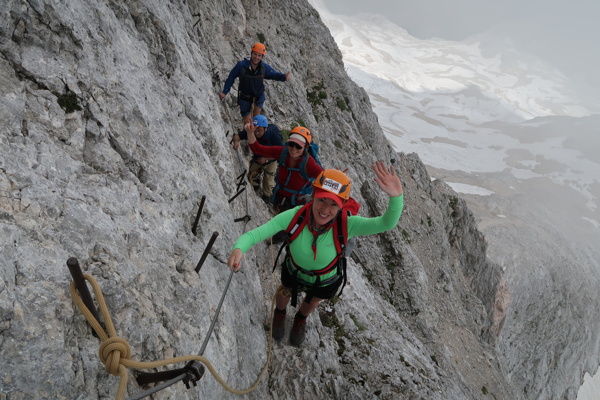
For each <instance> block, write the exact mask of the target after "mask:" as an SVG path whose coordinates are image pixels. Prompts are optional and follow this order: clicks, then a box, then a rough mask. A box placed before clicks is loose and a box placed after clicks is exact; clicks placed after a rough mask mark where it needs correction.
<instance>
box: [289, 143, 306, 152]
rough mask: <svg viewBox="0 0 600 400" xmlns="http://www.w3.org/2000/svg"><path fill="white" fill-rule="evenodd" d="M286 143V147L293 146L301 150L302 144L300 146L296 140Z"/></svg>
mask: <svg viewBox="0 0 600 400" xmlns="http://www.w3.org/2000/svg"><path fill="white" fill-rule="evenodd" d="M287 145H288V147H293V148H295V149H298V150H302V149H303V148H304V146H300V145H299V144H298V143H296V142H288V144H287Z"/></svg>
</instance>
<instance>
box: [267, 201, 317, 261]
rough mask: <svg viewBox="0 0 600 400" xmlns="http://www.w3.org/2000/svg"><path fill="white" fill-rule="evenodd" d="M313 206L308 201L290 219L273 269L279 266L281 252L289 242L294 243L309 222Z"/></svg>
mask: <svg viewBox="0 0 600 400" xmlns="http://www.w3.org/2000/svg"><path fill="white" fill-rule="evenodd" d="M311 206H312V203H308V204H305V205H304V206H302V207H301V208H300V209H299V210H298V211H297V212H296V215H294V217H293V218H292V220H291V221H290V223H289V225H288V227H287V228H286V230H285V240H284V242H283V243H282V244H281V247H280V248H279V251H278V252H277V257H276V258H275V263H273V271H275V268H277V263H278V262H279V255H280V254H281V252H282V251H283V249H284V248H285V247H287V246H289V244H290V243H292V242H293V241H294V240H295V239H296V238H297V237H298V235H300V232H302V229H304V226H305V225H306V223H307V222H308V213H309V212H310V207H311Z"/></svg>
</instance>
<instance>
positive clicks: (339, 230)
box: [273, 202, 350, 307]
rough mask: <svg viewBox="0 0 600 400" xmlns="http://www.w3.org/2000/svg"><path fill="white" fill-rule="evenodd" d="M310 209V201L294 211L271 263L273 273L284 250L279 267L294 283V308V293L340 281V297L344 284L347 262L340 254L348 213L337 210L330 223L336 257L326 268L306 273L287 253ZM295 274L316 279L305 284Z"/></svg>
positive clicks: (294, 304) (341, 253)
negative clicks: (332, 274)
mask: <svg viewBox="0 0 600 400" xmlns="http://www.w3.org/2000/svg"><path fill="white" fill-rule="evenodd" d="M311 207H312V202H310V203H308V204H305V205H304V206H302V207H301V208H300V209H299V210H298V211H297V212H296V214H295V215H294V217H293V218H292V220H291V221H290V223H289V225H288V227H287V229H286V230H285V240H284V242H283V244H282V245H281V247H280V248H279V251H278V252H277V257H276V258H275V262H274V263H273V271H275V269H276V268H277V263H278V261H279V256H280V255H281V253H282V251H283V249H285V250H286V256H285V259H284V261H283V263H282V264H281V267H282V268H287V269H288V272H289V273H290V274H291V275H292V277H293V278H294V281H295V282H296V285H294V287H293V288H292V300H291V304H292V306H293V307H295V306H296V305H297V303H298V300H297V299H298V293H301V292H304V291H307V290H311V289H314V288H317V287H320V286H326V285H331V284H333V283H334V282H337V280H338V279H342V283H341V286H340V291H339V292H338V293H339V294H338V295H341V294H342V292H343V290H344V287H345V286H346V282H347V272H346V264H347V261H346V257H345V255H344V250H345V248H346V243H347V240H348V216H349V214H350V211H346V210H341V212H339V213H338V215H337V216H336V218H335V220H334V222H333V239H334V243H335V249H336V252H337V255H336V257H335V258H334V259H333V260H332V261H331V262H330V263H329V264H328V265H327V266H326V267H324V268H321V269H319V270H307V269H304V268H302V267H301V266H299V265H298V264H296V263H295V262H294V258H293V257H292V254H291V252H290V251H289V245H290V243H292V242H293V241H294V240H295V239H296V238H297V237H298V235H300V233H301V232H302V230H303V229H304V227H305V226H306V224H307V223H308V221H309V218H310V212H311ZM315 240H316V238H315ZM313 251H316V249H314V248H313ZM336 269H337V274H336V275H334V276H332V277H329V278H327V279H325V280H322V279H321V276H323V275H326V274H328V273H330V272H332V271H334V270H336ZM299 272H301V273H303V274H305V275H308V276H314V277H315V278H316V279H315V281H314V282H306V281H304V280H303V279H302V278H301V277H300V276H298V273H299Z"/></svg>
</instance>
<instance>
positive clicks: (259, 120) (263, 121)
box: [252, 115, 269, 128]
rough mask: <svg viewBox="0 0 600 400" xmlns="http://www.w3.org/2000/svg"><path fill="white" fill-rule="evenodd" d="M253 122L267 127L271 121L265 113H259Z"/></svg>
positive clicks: (255, 124)
mask: <svg viewBox="0 0 600 400" xmlns="http://www.w3.org/2000/svg"><path fill="white" fill-rule="evenodd" d="M252 124H253V125H254V126H262V127H263V128H267V127H268V126H269V122H268V121H267V118H266V117H265V116H264V115H257V116H256V117H254V119H252Z"/></svg>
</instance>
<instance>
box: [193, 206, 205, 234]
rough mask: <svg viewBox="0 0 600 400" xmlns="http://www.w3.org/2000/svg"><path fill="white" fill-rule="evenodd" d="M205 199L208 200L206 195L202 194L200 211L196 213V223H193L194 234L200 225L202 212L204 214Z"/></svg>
mask: <svg viewBox="0 0 600 400" xmlns="http://www.w3.org/2000/svg"><path fill="white" fill-rule="evenodd" d="M204 200H206V196H202V199H201V200H200V207H199V208H198V213H197V214H196V220H195V221H194V225H192V233H193V234H194V236H196V228H197V227H198V221H199V220H200V214H202V209H203V208H204Z"/></svg>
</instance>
